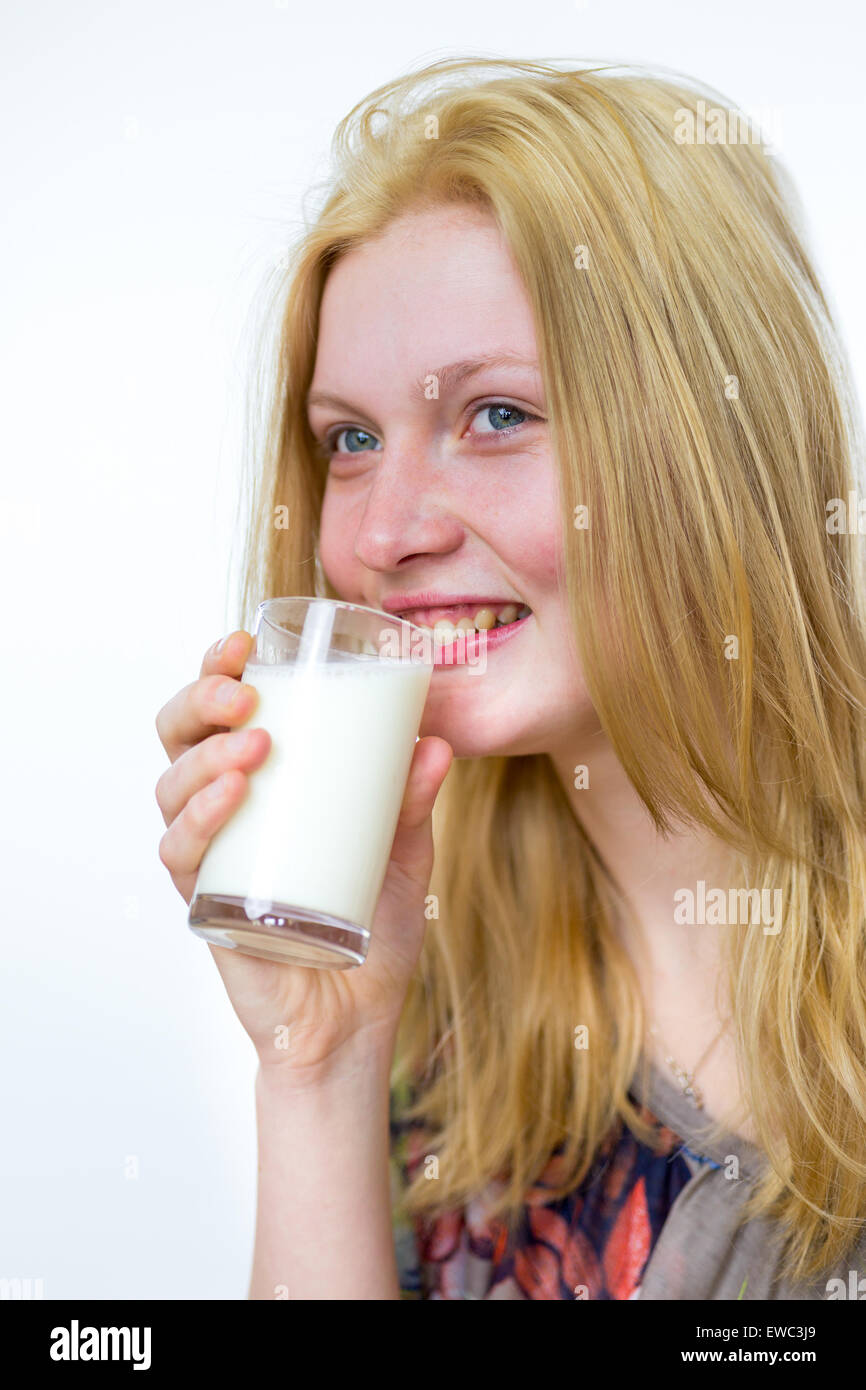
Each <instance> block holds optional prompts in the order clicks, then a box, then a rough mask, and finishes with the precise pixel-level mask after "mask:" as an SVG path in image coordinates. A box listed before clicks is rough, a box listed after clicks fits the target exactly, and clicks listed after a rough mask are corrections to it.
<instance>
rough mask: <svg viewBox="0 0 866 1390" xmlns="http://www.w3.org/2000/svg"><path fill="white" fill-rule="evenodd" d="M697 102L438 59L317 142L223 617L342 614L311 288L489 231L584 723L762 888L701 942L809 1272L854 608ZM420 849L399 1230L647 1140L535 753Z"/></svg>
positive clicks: (861, 1000)
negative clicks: (236, 576)
mask: <svg viewBox="0 0 866 1390" xmlns="http://www.w3.org/2000/svg"><path fill="white" fill-rule="evenodd" d="M707 98H708V99H709V100H710V101H711V102H712V104H713V107H714V109H716V110H719V109H721V110H723V111H724V112H725V113H726V114H728V113H730V111H731V109H732V108H731V107H730V103H726V102H725V100H724V98H721V97H719V96H718V94H716V93H714V92H712V91H711V90H710V89H707V88H706V87H703V86H699V85H698V84H697V83H694V82H692V81H690V80H688V79H682V78H677V79H676V80H674V79H673V78H671V77H670V76H668V75H662V76H658V75H654V74H651V73H645V72H642V71H640V70H638V71H635V70H634V69H630V70H629V69H627V70H619V71H618V70H616V69H614V68H612V67H606V66H593V67H574V68H568V69H563V68H561V67H560V66H559V65H558V64H557V63H548V62H537V61H529V62H522V61H512V60H506V59H483V58H480V59H479V58H466V59H446V60H442V61H440V62H435V63H431V64H429V65H427V66H426V67H424V68H423V69H422V70H420V71H418V72H415V73H410V74H409V75H406V76H403V77H400V78H398V79H397V80H395V81H393V82H390V83H388V84H386V85H385V86H382V87H380V88H379V89H377V90H376V91H374V92H372V93H371V94H370V95H369V96H368V97H367V98H366V99H365V100H364V101H363V102H361V103H359V104H358V105H357V106H356V107H355V108H354V109H353V110H352V111H351V112H350V113H349V114H348V115H347V116H346V118H345V119H344V120H343V121H342V122H341V124H340V126H339V127H338V129H337V132H336V134H335V137H334V149H333V154H334V161H335V166H336V167H335V169H334V171H333V173H332V177H331V179H330V181H329V183H328V185H327V196H326V198H325V200H324V202H323V205H322V207H321V209H320V211H319V212H318V214H317V216H316V217H315V220H314V222H313V223H312V225H311V226H310V227H308V229H307V230H306V231H305V233H304V235H303V236H302V238H301V239H300V240H299V242H298V244H297V245H296V246H295V247H294V248H293V251H292V256H291V263H290V265H289V267H288V270H287V271H286V272H285V275H284V277H282V278H280V279H279V280H278V282H277V283H276V285H275V289H274V294H273V304H274V312H275V315H276V316H277V317H276V320H275V323H276V326H275V329H274V330H273V342H272V352H273V358H272V366H273V370H272V374H271V376H270V377H268V378H266V379H265V389H266V390H267V391H268V392H269V394H268V395H267V397H266V400H265V408H264V411H263V413H262V414H261V415H260V417H259V418H258V423H259V424H261V426H262V427H263V429H264V440H263V444H262V445H261V446H259V445H255V446H254V448H253V451H252V457H253V470H254V472H253V475H252V476H251V478H250V490H249V494H248V499H247V506H248V517H249V524H248V530H247V534H246V552H245V569H244V583H243V596H242V603H243V610H244V615H245V621H248V615H250V614H251V613H252V608H253V605H254V604H255V602H257V601H258V600H259V599H261V598H264V597H266V596H269V595H273V594H281V593H287V594H292V593H298V594H301V593H322V594H327V595H330V596H332V597H337V596H338V595H336V594H335V593H334V591H333V590H332V589H331V587H330V585H329V584H328V583H327V582H326V580H325V577H324V576H323V574H322V572H321V567H320V565H319V563H318V558H317V543H318V523H319V515H320V510H321V503H322V496H323V491H324V485H325V471H324V470H325V467H326V465H324V464H323V462H322V460H321V457H320V455H319V454H318V453H317V451H316V449H315V441H314V439H313V436H312V434H311V432H310V429H309V425H308V423H307V419H306V414H305V409H304V397H305V394H306V391H307V388H308V387H309V384H310V381H311V378H312V373H313V367H314V362H315V352H316V338H317V320H318V311H319V305H320V300H321V295H322V291H323V287H324V283H325V280H326V278H327V275H328V272H329V270H330V269H331V267H332V266H333V265H334V264H335V262H336V261H337V260H338V259H339V257H340V256H341V255H343V254H344V253H345V252H346V251H348V250H349V249H351V248H352V247H353V246H355V245H357V244H358V243H360V242H363V241H365V240H368V239H369V238H371V237H373V236H375V235H376V234H377V233H379V232H380V231H382V230H383V229H384V228H385V227H386V225H387V224H388V223H389V222H390V221H391V220H392V219H394V218H396V217H398V216H399V215H400V214H401V213H403V212H406V211H410V210H413V209H416V208H419V207H423V206H429V205H436V204H442V203H446V202H461V203H470V204H474V205H476V206H480V207H482V208H483V209H485V210H486V211H488V212H489V213H490V214H492V216H493V217H494V218H495V219H496V221H497V223H498V225H499V227H500V228H501V230H502V232H503V234H504V236H505V238H506V239H507V241H508V243H509V245H510V247H511V250H512V253H513V255H514V257H515V259H516V263H517V265H518V268H519V270H520V272H521V274H522V277H523V281H524V283H525V286H526V290H527V293H528V295H529V297H530V301H531V304H532V307H533V311H534V316H535V323H536V330H537V337H538V344H539V353H540V366H541V370H542V374H543V379H544V384H545V392H546V399H547V407H548V414H549V419H550V430H551V443H552V450H553V454H554V457H555V459H556V463H557V467H558V470H559V473H560V476H561V488H562V527H563V538H564V546H565V575H564V581H565V587H566V590H567V595H568V601H569V603H570V606H571V613H572V618H573V625H574V632H575V634H576V638H577V641H578V645H579V651H580V656H581V660H582V666H583V671H584V675H585V679H586V683H587V688H588V691H589V694H590V697H591V699H592V702H593V705H594V707H595V709H596V711H597V713H598V716H599V718H600V720H601V723H602V725H603V728H604V730H605V732H606V734H607V736H608V738H609V739H610V741H611V744H612V746H613V748H614V750H615V752H616V755H617V757H618V758H619V759H620V761H621V763H622V766H623V767H624V769H625V771H626V772H627V774H628V776H629V778H630V779H631V781H632V783H633V785H634V787H635V788H636V790H637V792H638V793H639V795H640V797H641V799H642V801H643V803H644V804H645V806H646V808H647V809H648V811H649V813H650V815H651V816H652V818H653V821H654V823H655V825H656V827H657V829H658V830H659V831H660V832H661V833H667V832H669V831H670V830H671V829H673V828H675V827H681V826H684V825H685V826H690V825H691V826H694V827H697V828H701V827H703V828H704V829H706V830H709V831H710V832H711V833H713V834H714V835H716V836H718V837H720V839H721V840H722V841H723V842H724V843H725V844H726V845H727V846H730V848H731V852H732V854H733V855H734V856H735V858H736V862H737V864H738V866H739V867H738V872H739V874H740V878H739V882H740V883H741V884H742V885H743V886H744V887H746V886H749V887H755V886H757V887H758V888H767V887H769V888H771V889H773V890H776V889H778V890H781V895H782V896H781V902H782V904H783V918H782V922H781V929H780V930H779V932H778V934H774V935H768V934H766V933H764V932H762V931H761V930H760V929H759V928H756V927H755V926H754V925H751V926H750V925H748V924H741V925H731V926H727V927H726V928H725V931H726V933H727V942H728V949H727V955H726V974H725V979H724V984H725V988H726V991H727V1007H728V1008H729V1009H730V1011H731V1013H732V1017H733V1020H734V1027H735V1040H736V1050H737V1056H738V1062H739V1066H740V1069H741V1082H742V1085H743V1087H744V1093H745V1095H746V1096H747V1099H748V1104H749V1108H750V1112H751V1115H752V1117H753V1122H754V1126H755V1132H756V1137H757V1140H758V1142H759V1144H760V1146H761V1148H762V1149H763V1151H764V1153H765V1155H766V1157H767V1160H768V1164H767V1170H766V1175H765V1176H764V1177H763V1178H762V1179H761V1181H760V1182H759V1183H758V1184H757V1186H756V1188H755V1191H754V1193H753V1195H752V1197H751V1199H750V1202H749V1204H748V1205H747V1207H746V1209H745V1212H744V1216H745V1217H749V1216H754V1215H758V1214H767V1215H774V1216H775V1217H777V1218H778V1219H779V1221H780V1223H781V1228H782V1232H783V1235H784V1236H785V1272H786V1273H787V1274H789V1275H790V1276H791V1277H795V1278H796V1277H810V1276H812V1275H813V1274H816V1273H819V1272H820V1271H821V1270H822V1269H824V1268H826V1267H827V1266H828V1265H830V1264H831V1263H833V1262H835V1261H836V1260H837V1259H839V1258H840V1257H841V1256H843V1255H844V1254H846V1253H847V1252H848V1251H849V1249H850V1248H851V1247H852V1246H853V1244H854V1242H855V1241H856V1239H857V1236H858V1232H859V1230H860V1229H861V1228H862V1225H863V1221H864V1216H866V1162H864V1144H863V1140H864V1134H866V950H864V943H866V932H864V921H866V812H864V804H866V737H864V735H866V700H864V695H866V676H864V673H866V605H864V590H866V586H864V574H863V564H862V555H861V545H862V542H861V541H860V538H859V536H857V535H856V534H852V529H853V528H849V529H844V530H834V529H833V528H832V527H829V526H828V524H827V511H828V502H830V501H831V499H849V498H850V495H851V494H852V493H853V492H854V491H855V489H856V486H857V484H858V482H859V481H860V480H859V479H858V478H857V477H856V474H855V460H857V459H860V458H862V441H861V436H860V433H859V428H860V427H859V423H858V416H857V408H856V404H855V402H854V400H853V396H852V393H851V390H850V388H849V387H848V385H847V379H848V378H847V367H846V364H845V358H844V354H843V351H842V349H841V347H840V345H839V342H838V340H837V337H836V333H835V329H834V326H833V323H832V318H831V314H830V312H829V310H828V307H827V304H826V302H825V297H824V294H823V292H822V289H821V286H820V284H819V281H818V279H817V277H816V274H815V271H814V269H813V268H812V265H811V264H810V260H809V258H808V256H807V253H806V251H805V250H804V247H803V244H802V240H801V237H800V235H799V234H798V232H797V230H796V226H795V221H796V217H795V214H794V212H793V211H792V206H791V201H790V200H791V196H792V194H791V190H790V188H789V187H788V186H787V181H786V175H785V174H784V172H783V171H782V170H780V168H779V167H778V165H777V162H776V161H775V160H774V159H773V158H772V157H770V156H768V154H767V152H766V151H765V149H764V148H763V147H762V145H761V144H760V143H759V142H758V141H757V140H756V138H755V133H754V129H753V127H751V126H750V125H747V124H744V123H743V122H741V123H740V126H739V129H740V135H741V136H742V132H743V130H747V131H750V132H751V137H750V138H745V139H744V138H739V139H734V140H725V139H721V140H717V142H716V143H711V142H709V141H706V142H704V143H699V142H698V141H697V140H695V141H694V142H692V143H690V142H689V141H688V139H685V140H684V139H683V137H682V131H683V130H684V129H687V125H688V113H694V112H696V110H697V103H698V100H699V99H703V100H706V99H707ZM678 131H679V134H678V133H677V132H678ZM254 423H255V422H254ZM582 507H584V508H586V511H585V512H584V513H581V512H580V511H579V509H580V508H582ZM280 508H288V526H287V527H283V526H281V525H280V524H279V523H275V517H276V515H277V511H278V509H280ZM280 514H281V515H283V516H285V514H286V513H285V512H282V513H280ZM578 517H582V518H584V519H588V524H583V523H582V522H581V523H580V524H576V522H577V520H578ZM602 613H603V614H605V615H606V619H605V622H604V623H599V622H598V615H599V614H602ZM611 617H612V618H613V621H611ZM732 638H733V639H736V642H737V643H738V653H737V652H736V649H734V655H735V659H730V658H731V654H732V648H731V639H732ZM434 832H435V846H436V863H435V868H434V873H433V880H432V883H431V892H433V893H435V894H436V895H437V898H438V904H439V919H438V920H437V921H435V922H432V923H431V925H430V927H429V929H428V931H427V934H426V938H425V945H424V949H423V953H422V959H421V963H420V966H419V970H418V972H417V976H416V978H415V979H414V980H413V982H412V985H411V987H410V991H409V995H408V997H407V1000H406V1006H405V1010H404V1014H403V1017H402V1020H401V1029H400V1038H399V1044H398V1053H397V1061H396V1065H395V1077H410V1078H412V1083H413V1085H414V1086H415V1088H416V1092H417V1103H416V1105H415V1107H414V1110H413V1113H414V1114H415V1115H417V1116H419V1117H423V1118H424V1122H425V1124H426V1125H428V1126H429V1129H430V1135H431V1138H430V1143H431V1145H432V1147H433V1149H434V1150H435V1152H436V1153H437V1154H438V1156H439V1180H438V1182H435V1183H432V1182H427V1181H425V1178H424V1175H423V1174H420V1173H419V1175H418V1176H417V1178H416V1179H415V1181H414V1183H413V1184H412V1186H411V1187H410V1189H409V1192H408V1196H407V1209H408V1210H409V1211H411V1212H415V1213H421V1212H428V1213H433V1212H435V1211H439V1210H445V1209H447V1208H449V1207H451V1206H454V1205H455V1204H458V1203H460V1202H462V1201H464V1200H465V1199H467V1198H468V1197H469V1196H470V1195H471V1194H475V1193H478V1192H479V1191H480V1190H481V1189H483V1188H484V1187H485V1186H486V1184H487V1183H488V1182H489V1181H490V1180H491V1179H493V1178H496V1177H501V1176H502V1175H506V1177H507V1180H506V1181H505V1182H504V1183H503V1184H502V1186H501V1195H500V1198H499V1201H498V1203H497V1204H496V1205H495V1207H494V1210H500V1211H503V1212H507V1213H508V1214H509V1215H513V1213H515V1212H516V1211H517V1210H518V1209H519V1207H520V1205H521V1203H522V1202H523V1201H525V1194H526V1191H527V1189H528V1187H529V1186H530V1185H531V1184H532V1183H533V1181H534V1180H535V1179H536V1177H537V1176H538V1174H539V1173H540V1171H541V1170H542V1168H543V1167H544V1165H545V1163H546V1162H547V1160H548V1159H549V1157H550V1154H551V1151H552V1150H553V1148H554V1147H555V1146H556V1145H558V1144H563V1145H564V1147H563V1153H562V1169H563V1173H564V1177H563V1182H562V1186H561V1187H560V1188H558V1189H551V1197H556V1196H562V1195H565V1193H566V1192H567V1191H569V1190H570V1189H571V1188H573V1187H574V1186H575V1185H576V1184H577V1183H578V1182H580V1180H581V1179H582V1178H583V1177H584V1175H585V1174H586V1173H587V1171H588V1169H589V1165H590V1164H591V1162H592V1159H593V1156H594V1154H595V1153H596V1151H597V1149H598V1147H599V1145H600V1143H601V1141H602V1140H603V1138H604V1137H605V1135H606V1134H607V1133H608V1132H609V1130H610V1127H611V1126H612V1124H614V1122H615V1121H616V1120H617V1118H618V1117H620V1118H621V1119H622V1120H624V1121H625V1122H626V1123H627V1124H628V1125H630V1126H631V1127H632V1129H633V1130H634V1131H635V1133H637V1134H638V1135H639V1136H640V1135H645V1133H646V1132H645V1130H644V1129H643V1128H642V1125H641V1120H640V1117H639V1115H638V1113H637V1111H636V1109H635V1107H634V1106H633V1104H632V1102H631V1101H630V1099H629V1095H628V1092H629V1087H630V1084H631V1082H632V1079H633V1076H634V1073H635V1069H636V1067H637V1065H638V1061H639V1058H640V1056H641V1040H642V1037H643V1035H644V1017H643V1006H642V1001H641V997H640V993H639V990H638V987H637V981H636V977H635V975H634V973H633V970H632V968H631V966H630V963H629V961H628V959H627V958H626V956H625V954H624V952H623V950H622V947H621V945H620V944H618V939H617V934H616V932H615V931H614V930H613V928H612V923H613V914H614V907H615V901H616V894H617V889H616V885H615V884H614V883H613V882H612V881H610V880H609V878H608V875H607V873H606V870H605V866H604V864H603V862H602V861H601V859H600V858H599V856H598V855H597V854H596V852H595V850H594V848H593V845H592V843H591V841H590V840H589V839H588V838H587V836H586V835H585V833H584V832H583V830H582V828H581V825H580V823H579V821H578V820H577V819H576V817H575V815H574V814H573V812H572V809H571V807H570V804H569V801H568V798H567V797H566V795H565V793H564V790H563V788H562V786H561V784H560V782H559V781H558V780H557V777H556V776H555V774H554V771H553V768H552V766H551V763H550V760H549V758H547V757H546V756H544V755H535V756H528V757H514V758H506V757H487V758H476V759H459V760H456V761H455V762H454V763H453V764H452V767H451V770H450V771H449V774H448V777H447V778H446V782H445V785H444V787H443V789H442V792H441V793H440V797H439V800H438V801H437V805H436V810H435V812H434ZM617 906H618V908H619V909H621V906H622V905H621V903H618V904H617ZM578 1025H583V1026H585V1027H586V1028H587V1029H588V1036H589V1039H590V1047H589V1048H588V1049H587V1050H583V1051H579V1050H576V1048H575V1045H574V1041H575V1037H574V1035H575V1028H576V1027H577V1026H578Z"/></svg>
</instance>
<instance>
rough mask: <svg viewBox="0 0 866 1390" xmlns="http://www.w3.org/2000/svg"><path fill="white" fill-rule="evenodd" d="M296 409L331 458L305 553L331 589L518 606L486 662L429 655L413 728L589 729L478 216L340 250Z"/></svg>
mask: <svg viewBox="0 0 866 1390" xmlns="http://www.w3.org/2000/svg"><path fill="white" fill-rule="evenodd" d="M504 358H507V359H508V360H507V361H504V360H500V359H504ZM437 391H438V394H437ZM308 409H309V420H310V425H311V428H312V430H313V433H314V434H315V435H316V438H317V439H318V440H319V441H320V442H321V443H323V444H325V445H326V447H327V453H328V457H329V459H330V468H329V474H328V480H327V484H326V489H325V497H324V503H323V509H322V516H321V542H320V553H321V561H322V567H323V569H324V572H325V574H326V575H327V577H328V579H329V581H330V582H331V584H332V585H333V586H334V588H335V590H336V591H337V593H338V594H339V595H340V597H341V598H343V599H345V600H347V601H348V602H351V603H359V604H364V605H366V606H368V607H372V608H385V609H387V610H388V611H389V612H396V613H399V614H400V615H402V616H405V617H408V618H410V619H412V621H414V622H421V623H423V624H426V625H428V626H430V627H432V626H433V624H434V622H435V621H437V620H438V619H441V618H446V619H449V618H450V620H451V621H453V622H454V623H455V625H456V621H457V620H458V619H459V618H460V617H461V616H466V615H468V617H469V618H470V619H472V618H474V616H475V614H476V613H477V612H478V610H480V609H483V608H491V609H492V610H493V612H494V613H497V614H498V613H499V611H500V610H501V609H502V607H503V606H504V605H506V604H509V603H511V604H513V605H515V606H516V607H517V609H521V608H522V607H524V606H527V607H528V608H530V609H531V615H530V616H529V617H528V618H527V619H526V621H524V622H523V623H522V624H521V625H520V626H518V627H515V629H514V631H513V632H512V633H510V634H506V633H503V634H502V637H501V638H499V639H495V638H494V639H493V640H492V641H491V642H490V644H489V647H488V649H487V652H486V666H484V668H483V669H481V668H480V667H479V668H477V669H473V668H472V667H471V665H470V664H468V663H466V664H463V665H437V666H436V667H435V669H434V671H433V675H432V679H431V683H430V694H429V697H428V700H427V705H426V708H425V711H424V718H423V721H422V725H421V729H420V733H421V735H422V736H424V735H427V734H438V735H439V736H441V737H442V738H445V739H447V740H448V742H449V743H450V744H451V746H452V747H453V749H454V753H455V755H456V756H457V757H484V756H489V755H494V754H503V755H519V754H528V753H539V752H552V751H554V750H556V749H557V748H560V747H562V745H563V743H564V742H565V741H567V742H568V743H569V744H574V745H576V744H578V743H580V742H582V740H583V737H584V736H586V735H588V734H590V733H592V732H593V731H595V730H596V729H597V728H598V724H597V720H596V719H595V715H594V711H593V709H592V706H591V704H590V702H589V698H588V696H587V693H586V690H585V687H584V684H583V681H582V679H581V674H580V668H579V664H578V661H577V656H576V651H575V647H574V642H573V638H572V634H571V632H570V625H569V619H568V613H567V608H566V603H565V597H564V590H562V589H561V586H560V577H559V576H560V575H561V572H562V571H561V558H562V557H561V544H562V542H561V530H562V521H561V507H560V500H559V483H558V476H557V471H556V467H555V464H554V461H553V458H552V456H551V448H550V441H549V435H548V428H547V422H546V414H545V411H546V407H545V400H544V392H543V387H542V381H541V376H540V373H539V368H538V362H537V352H536V341H535V331H534V326H533V320H532V313H531V310H530V306H529V303H528V300H527V297H526V293H525V290H524V288H523V283H522V281H521V279H520V276H519V274H518V272H517V269H516V267H515V265H514V262H513V260H512V258H511V254H510V252H509V250H508V247H507V245H506V243H505V242H504V241H503V239H502V237H501V235H500V233H499V231H498V228H497V226H496V224H495V222H494V221H493V219H492V218H489V217H488V216H486V215H485V214H483V213H482V212H480V211H479V210H477V209H475V208H470V207H465V206H462V205H461V206H459V207H454V206H452V207H447V208H446V207H443V208H441V209H439V208H437V209H436V210H435V211H425V212H423V213H422V212H417V211H416V212H413V213H411V214H407V215H405V216H403V217H401V218H400V219H398V220H397V221H395V222H393V223H391V224H390V226H389V227H388V228H387V229H386V231H385V232H384V234H383V235H381V236H380V237H379V238H377V239H375V240H373V241H369V242H365V243H364V244H363V245H360V246H358V247H355V248H354V249H353V250H352V251H351V252H349V253H348V254H347V255H346V256H344V257H343V259H342V260H340V261H339V262H338V263H337V265H336V266H335V267H334V269H333V270H332V272H331V273H330V275H329V277H328V280H327V282H326V285H325V290H324V295H323V299H322V307H321V316H320V325H319V338H318V351H317V356H316V364H315V371H314V374H313V381H312V384H311V389H310V396H309V406H308ZM458 599H459V600H462V601H463V602H461V605H460V607H459V608H457V609H456V612H455V611H454V608H453V606H454V605H455V604H456V602H457V600H458ZM490 600H496V601H497V602H490ZM449 607H450V608H451V609H452V611H451V612H449V611H448V610H449ZM505 616H506V618H508V617H509V616H510V614H509V613H508V611H506V614H505ZM483 621H484V619H482V622H483ZM503 639H504V640H503Z"/></svg>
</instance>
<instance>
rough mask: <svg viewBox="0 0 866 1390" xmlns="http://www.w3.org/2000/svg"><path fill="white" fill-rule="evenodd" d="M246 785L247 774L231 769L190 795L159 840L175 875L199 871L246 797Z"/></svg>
mask: <svg viewBox="0 0 866 1390" xmlns="http://www.w3.org/2000/svg"><path fill="white" fill-rule="evenodd" d="M246 788H247V779H246V777H245V775H244V774H243V773H242V772H240V771H239V770H238V769H237V768H231V769H229V770H228V771H227V772H224V773H223V774H222V776H220V777H218V778H217V780H216V781H215V782H210V783H209V784H208V785H207V786H206V787H204V788H203V789H202V790H201V791H198V792H196V793H195V795H194V796H193V797H191V798H190V800H189V801H188V802H187V804H186V806H185V807H184V808H183V810H182V811H181V813H180V815H179V816H177V817H175V819H174V820H173V821H172V822H171V825H170V826H169V827H168V829H167V830H166V832H165V834H164V835H163V837H162V839H161V840H160V842H159V857H160V859H161V860H162V862H163V864H164V865H165V867H166V868H167V869H168V871H169V873H170V874H171V876H172V878H175V879H177V878H181V877H183V876H185V875H187V874H195V873H197V872H198V868H199V865H200V864H201V861H202V857H203V855H204V852H205V850H206V849H207V847H208V845H209V844H210V842H211V840H212V839H213V837H214V835H215V834H216V832H217V831H218V830H219V828H220V826H221V825H223V824H224V823H225V821H227V820H228V818H229V816H231V815H232V814H233V812H234V811H235V810H236V809H237V807H238V805H239V803H240V802H241V801H242V800H243V797H244V794H245V792H246Z"/></svg>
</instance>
